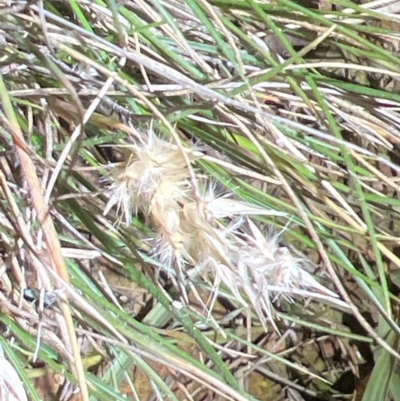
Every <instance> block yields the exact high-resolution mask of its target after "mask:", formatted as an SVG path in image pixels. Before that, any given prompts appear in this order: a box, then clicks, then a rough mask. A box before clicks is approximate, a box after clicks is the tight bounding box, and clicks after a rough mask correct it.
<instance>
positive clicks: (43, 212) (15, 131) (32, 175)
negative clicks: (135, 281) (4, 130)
mask: <svg viewBox="0 0 400 401" xmlns="http://www.w3.org/2000/svg"><path fill="white" fill-rule="evenodd" d="M0 94H1V99H2V102H3V107H4V109H5V112H6V115H7V117H8V119H9V122H10V128H11V135H12V137H13V141H14V146H15V149H16V152H17V154H18V157H19V160H20V162H21V169H22V171H23V172H24V174H25V177H26V180H27V182H28V185H29V189H30V195H31V197H32V203H33V206H34V207H35V210H36V213H37V216H38V221H39V223H40V225H41V227H42V229H43V232H44V236H45V238H46V242H47V245H48V247H49V251H50V255H51V258H52V260H53V262H54V266H55V268H56V271H57V273H58V275H59V276H60V277H61V278H62V279H63V280H64V281H66V282H69V276H68V271H67V269H66V266H65V263H64V259H63V257H62V254H61V246H60V241H59V239H58V235H57V231H56V230H55V228H54V224H53V220H52V219H51V216H50V212H49V209H48V207H47V206H46V203H45V201H44V197H43V193H42V189H41V187H40V183H39V179H38V177H37V175H36V172H35V165H34V163H33V161H32V159H31V158H30V156H29V154H28V153H27V152H26V151H25V149H28V145H27V144H26V142H25V139H24V137H23V135H22V131H21V128H20V126H19V124H18V121H17V119H16V116H15V114H14V110H13V106H12V104H11V102H10V98H9V97H8V94H7V89H6V87H5V85H4V81H3V78H2V76H1V75H0ZM60 304H61V310H62V314H63V316H64V319H65V323H66V325H67V331H68V333H64V332H63V333H62V336H63V340H64V342H65V343H66V344H69V345H70V346H71V348H72V353H73V355H74V360H75V364H73V365H72V366H71V369H72V370H73V371H75V374H76V376H77V378H78V382H79V386H80V390H81V399H82V400H83V401H88V400H89V392H88V389H87V385H86V380H85V372H84V369H83V365H82V359H81V355H80V351H79V346H78V342H77V338H76V333H75V329H74V323H73V319H72V316H71V310H70V309H69V306H68V303H67V302H65V301H63V302H61V303H60Z"/></svg>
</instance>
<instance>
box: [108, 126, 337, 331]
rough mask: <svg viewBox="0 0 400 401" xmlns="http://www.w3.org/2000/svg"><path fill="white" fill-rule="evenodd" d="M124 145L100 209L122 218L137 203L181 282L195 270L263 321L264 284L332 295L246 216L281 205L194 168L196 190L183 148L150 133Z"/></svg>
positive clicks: (266, 308) (287, 291)
mask: <svg viewBox="0 0 400 401" xmlns="http://www.w3.org/2000/svg"><path fill="white" fill-rule="evenodd" d="M128 150H129V151H131V152H132V153H131V155H130V156H129V157H128V158H127V161H126V162H125V163H123V164H122V165H120V166H118V167H117V168H116V169H115V171H114V172H113V173H112V174H111V177H110V180H111V182H112V184H111V186H110V188H109V190H110V194H111V196H110V199H109V202H108V204H107V207H106V210H105V213H107V212H108V211H109V210H110V209H111V208H112V207H113V206H115V205H116V206H117V209H118V211H119V212H122V213H123V214H124V216H125V222H126V224H129V223H130V221H131V218H132V214H135V213H137V212H138V211H139V210H141V211H142V212H143V213H144V215H145V216H146V218H147V219H148V223H149V225H150V226H151V227H152V228H153V230H154V231H155V232H156V236H155V238H154V239H153V249H154V251H153V255H154V256H156V257H157V258H158V259H159V260H160V262H162V264H163V265H164V266H165V269H166V270H167V272H168V273H170V274H175V275H176V278H177V280H178V282H179V283H178V284H179V286H180V287H181V288H182V287H184V283H183V282H181V281H184V280H185V278H184V277H189V279H190V280H196V278H198V277H201V278H202V279H203V280H205V281H206V282H207V283H209V284H210V286H211V288H212V289H213V290H214V291H215V292H216V294H217V293H219V292H220V291H219V289H220V287H221V286H224V288H226V289H227V290H229V291H230V293H231V294H232V296H233V298H234V299H235V300H236V301H237V302H238V303H239V304H240V305H241V306H242V307H245V308H252V309H253V310H254V312H255V313H256V314H257V315H258V317H259V319H260V321H261V323H262V324H263V326H264V327H266V318H268V319H270V320H271V321H272V322H273V320H272V307H271V301H270V299H271V298H270V293H271V292H272V293H273V294H274V295H275V296H276V295H278V296H279V295H282V296H284V297H286V298H287V299H289V300H290V299H291V295H292V293H293V292H296V291H294V290H299V289H311V290H314V291H319V292H321V293H323V294H326V295H328V296H330V297H335V296H336V295H335V294H334V293H332V292H331V291H329V290H327V289H326V288H325V287H324V286H322V285H321V284H319V283H318V282H317V281H316V280H315V279H314V278H313V276H312V275H311V274H309V273H308V272H307V271H305V270H304V269H303V265H304V263H305V261H304V260H302V259H300V258H297V257H294V256H293V255H292V254H291V252H290V251H289V249H288V248H286V247H282V246H279V243H278V239H279V235H272V236H271V235H265V233H263V232H261V230H260V228H259V227H258V226H257V225H256V224H255V223H254V222H253V221H252V220H251V218H250V217H249V216H253V215H259V216H268V215H274V216H286V214H285V213H282V212H279V211H274V210H265V209H263V208H261V207H258V206H254V205H251V204H248V203H246V202H243V201H239V200H236V199H233V198H232V197H231V195H230V194H224V195H217V194H216V193H217V192H218V191H217V185H216V184H215V183H214V182H212V181H211V182H210V181H207V179H205V178H204V177H201V178H200V174H199V173H198V172H197V171H196V170H195V172H196V173H197V175H198V177H199V181H200V182H201V184H202V185H201V187H203V188H206V190H204V191H203V193H201V194H198V191H197V189H196V188H195V187H194V185H193V183H192V182H191V180H190V173H189V166H187V164H186V161H185V158H184V157H183V154H182V150H181V149H178V147H176V146H174V145H173V144H171V143H169V142H168V141H165V140H162V139H159V138H157V137H156V136H155V135H154V133H150V134H149V136H148V140H147V142H143V143H140V144H134V145H131V146H130V147H129V148H128ZM185 152H187V156H188V158H189V160H190V162H193V161H195V160H196V159H198V158H199V157H201V153H200V152H198V151H194V150H192V149H187V150H186V149H185ZM183 273H186V275H184V274H183ZM215 299H216V295H215V296H213V301H212V302H211V306H210V309H209V310H208V313H210V312H211V309H212V305H213V303H214V302H215Z"/></svg>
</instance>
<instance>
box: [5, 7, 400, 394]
mask: <svg viewBox="0 0 400 401" xmlns="http://www.w3.org/2000/svg"><path fill="white" fill-rule="evenodd" d="M298 3H301V2H298ZM298 3H297V2H292V1H286V0H276V1H274V2H269V3H265V4H263V3H260V2H254V1H252V0H248V1H229V2H226V1H206V0H193V1H192V0H187V1H175V0H167V1H158V0H154V1H152V2H146V1H141V0H138V1H135V2H132V1H125V2H123V4H119V3H117V2H115V1H112V0H109V1H107V2H102V1H93V2H88V1H74V0H69V1H54V2H53V1H52V2H50V1H43V2H41V1H39V2H18V1H15V2H12V1H11V2H4V3H3V4H2V8H1V12H0V21H1V25H0V29H1V31H2V32H1V39H0V72H1V77H0V94H1V103H2V108H1V111H0V120H1V124H0V129H1V136H0V138H1V143H0V146H1V151H2V154H1V159H0V160H1V174H0V181H1V187H2V193H1V202H0V207H1V209H0V211H1V215H0V218H1V220H0V226H1V239H2V242H1V244H2V248H1V252H2V254H1V256H2V266H1V272H2V275H1V285H2V287H1V292H0V303H1V310H2V313H1V314H0V320H1V322H2V335H1V336H0V342H1V345H2V347H3V350H4V354H5V357H6V358H7V359H8V360H9V361H10V363H11V365H12V367H13V369H15V371H16V372H17V373H18V375H19V378H20V380H21V381H22V383H23V385H24V386H25V389H26V391H27V393H28V395H29V397H30V398H31V399H33V400H39V399H52V398H51V397H53V399H63V400H67V399H74V397H80V396H81V397H82V399H84V400H88V399H89V398H90V399H91V400H94V399H98V400H110V399H113V400H114V399H115V400H122V399H125V397H124V394H126V395H128V397H129V398H130V399H138V400H145V399H149V400H155V399H160V400H161V399H172V400H178V399H179V400H181V399H188V400H189V399H193V400H205V399H207V400H218V399H235V400H248V399H261V400H270V399H274V400H275V399H289V400H291V399H305V400H314V399H324V400H326V399H341V400H345V399H350V398H351V396H352V395H355V394H357V397H358V398H357V399H360V400H361V399H362V400H377V401H378V400H382V401H383V400H387V399H393V400H397V399H398V397H399V395H398V394H399V391H398V382H399V376H398V373H397V372H396V370H395V366H396V361H397V358H398V357H399V355H398V352H397V348H398V340H399V333H400V330H399V327H398V323H397V309H398V301H399V300H398V297H397V289H398V279H397V269H398V268H399V267H400V260H399V257H398V254H399V253H398V245H397V244H398V241H399V237H400V234H399V223H398V221H399V210H400V209H399V206H400V201H399V199H398V191H399V186H398V179H397V176H398V171H399V169H400V167H399V166H400V163H399V161H398V151H399V146H398V142H399V126H400V119H399V116H398V110H399V104H400V103H399V100H400V95H399V94H398V80H399V77H400V75H399V74H400V68H399V67H400V59H399V57H398V50H399V46H398V41H399V36H398V33H397V32H398V31H399V30H398V27H399V18H398V16H397V14H396V12H398V10H396V9H395V8H393V7H396V3H393V4H387V3H383V2H380V1H376V2H372V3H366V4H356V3H353V2H350V1H340V2H335V4H334V5H331V4H330V3H329V2H321V4H320V5H319V6H318V5H315V8H311V6H310V5H309V6H306V5H304V6H303V5H301V4H298ZM148 132H154V133H155V134H156V136H157V137H158V138H162V139H163V140H165V141H167V142H168V143H170V144H171V146H175V147H176V149H180V152H181V153H180V154H181V155H183V154H186V153H185V152H188V151H189V150H188V149H190V148H194V151H195V152H198V153H201V157H199V158H198V159H197V160H196V161H195V163H193V164H192V163H189V164H187V167H188V170H189V171H188V173H187V174H188V176H189V178H188V180H189V181H190V182H192V183H193V182H197V183H199V185H200V187H201V186H202V185H203V186H204V188H200V190H201V189H203V192H202V193H203V194H204V193H205V194H206V193H207V190H210V188H211V189H212V190H216V191H217V193H218V194H220V195H224V194H227V193H230V194H233V195H234V198H231V199H235V200H236V201H238V202H242V203H241V205H243V204H244V203H246V204H248V209H247V211H248V213H243V214H244V215H246V216H247V215H249V214H251V210H253V209H254V208H259V209H260V210H263V211H273V212H275V213H271V214H267V215H265V213H264V215H263V213H259V216H258V217H254V218H253V219H252V220H251V221H252V222H254V223H251V224H255V227H256V226H257V227H258V228H257V230H258V229H260V230H262V232H263V233H264V234H265V233H267V237H268V235H269V236H272V238H277V239H276V241H278V244H277V246H279V247H281V248H282V247H283V248H284V249H286V250H287V251H288V252H289V251H290V254H291V255H293V257H294V258H298V259H299V260H304V259H307V260H309V263H308V266H305V267H304V268H306V269H308V270H307V274H308V275H310V274H312V275H313V276H312V277H314V278H315V279H316V280H317V281H318V282H319V283H320V284H321V285H323V286H325V288H326V289H327V290H329V291H333V292H334V293H335V294H337V295H338V297H337V298H335V297H334V296H325V297H324V296H323V293H322V291H308V290H307V289H304V288H301V284H304V283H298V284H299V286H295V287H296V288H295V287H293V288H292V287H291V292H290V291H289V292H288V293H286V294H284V293H282V291H281V290H282V289H281V288H280V289H278V290H276V291H275V292H274V291H273V289H271V293H272V298H271V297H268V298H269V299H271V304H270V306H269V307H270V312H269V316H268V314H267V313H265V316H264V315H263V313H260V310H257V306H259V305H257V298H254V299H253V300H252V299H251V294H250V292H246V291H244V290H243V287H240V286H238V288H236V291H232V290H233V289H235V284H234V283H233V284H232V285H230V284H229V282H228V281H226V280H225V281H224V280H223V277H224V276H223V275H222V278H221V279H220V281H219V284H220V285H218V286H216V285H215V284H216V281H215V277H214V275H213V274H211V273H209V274H207V275H205V277H203V278H201V277H200V276H201V274H200V275H196V277H193V280H187V276H186V273H187V272H186V270H185V269H182V270H181V271H179V272H178V273H179V274H178V273H176V274H175V273H174V270H173V269H172V270H171V271H170V270H168V269H165V265H166V260H163V259H162V258H161V259H160V258H159V257H157V255H159V254H160V252H161V251H160V250H159V251H158V253H157V252H156V255H155V254H154V252H152V251H153V248H152V244H151V243H149V241H148V239H149V238H151V237H152V236H153V234H154V230H155V227H157V224H154V219H153V220H151V219H149V215H150V213H151V212H154V209H153V210H152V211H151V210H150V211H149V210H147V209H143V208H140V207H137V205H136V204H134V205H132V204H131V205H128V206H126V205H125V206H126V207H124V204H123V203H119V206H120V207H119V210H118V207H117V205H118V200H121V197H120V196H119V195H116V200H117V201H116V202H113V201H111V204H110V203H109V202H110V196H111V197H112V192H110V186H111V185H112V179H113V177H114V178H115V171H116V170H115V169H117V168H119V167H118V166H121V165H122V166H124V165H126V163H127V160H129V157H131V156H130V155H131V153H130V150H129V149H130V147H131V146H133V144H134V143H138V141H140V140H142V141H146V138H147V133H148ZM185 149H186V150H185ZM168 171H170V170H168ZM135 174H138V175H139V176H140V172H139V173H138V171H136V170H135ZM207 182H211V183H212V185H211V184H210V185H211V186H210V185H209V184H207ZM200 192H201V191H200ZM114 195H115V192H114ZM118 196H119V197H118ZM123 196H124V198H123V199H126V194H124V195H123ZM111 199H112V198H111ZM113 203H114V205H113ZM178 203H179V202H178ZM160 204H162V203H160ZM179 204H181V203H179ZM107 205H108V206H107ZM48 206H49V207H48ZM139 206H140V205H139ZM160 207H161V206H160ZM127 208H128V209H129V210H128V212H126V211H127ZM252 208H253V209H252ZM107 209H109V210H107ZM136 209H138V213H136ZM150 209H151V208H150ZM105 211H107V212H108V213H107V214H105V213H104V212H105ZM121 211H123V212H124V213H121ZM277 212H279V213H277ZM153 217H154V216H153ZM228 217H230V218H227V216H224V221H223V222H222V223H221V224H222V226H218V227H224V228H226V227H229V224H232V223H234V222H235V219H233V218H231V217H232V216H228ZM126 223H128V224H126ZM213 224H214V223H213ZM215 224H217V223H215ZM218 224H220V223H218ZM215 227H216V226H213V229H216V228H215ZM251 227H252V226H251ZM247 228H248V226H247ZM252 232H253V233H254V232H255V231H254V230H253V231H252ZM247 234H248V235H249V231H247ZM277 234H280V236H279V237H276V235H277ZM240 235H242V237H240V239H241V240H242V241H244V239H245V238H248V237H245V236H244V234H243V232H242V231H241V232H240ZM274 236H275V237H274ZM160 249H161V250H162V249H164V248H160ZM264 250H265V249H264ZM187 259H188V258H187V257H186V258H185V263H187V262H188V261H187ZM167 262H168V263H169V264H170V265H171V266H172V267H174V260H173V258H171V260H169V261H167ZM189 262H190V261H189ZM168 263H167V264H168ZM188 265H190V263H188ZM226 277H227V276H225V278H226ZM302 277H305V276H302ZM307 277H308V276H307ZM310 277H311V276H310ZM26 288H28V289H29V291H28V292H27V291H26V290H25V289H26ZM249 288H250V287H249ZM33 289H41V291H39V292H38V293H35V292H32V291H33ZM24 294H25V298H24V296H23V295H24ZM279 294H280V296H279ZM121 295H122V297H121ZM274 295H277V296H276V297H274ZM239 297H240V298H242V299H243V302H244V304H245V305H246V304H248V305H251V308H246V307H245V305H243V303H240V302H238V300H239ZM35 300H36V302H35ZM260 303H261V301H260ZM261 310H262V311H263V312H265V309H264V310H263V309H261ZM263 316H264V318H265V321H264V322H263ZM266 317H269V320H268V319H266ZM262 324H264V326H268V330H267V331H266V330H265V328H266V327H263V326H262ZM277 331H279V335H278V334H277ZM54 373H58V374H59V377H60V378H65V382H62V384H58V385H57V383H56V381H55V379H54V376H53V374H54ZM346 373H347V377H350V379H349V381H351V383H350V384H349V383H347V384H349V386H347V387H346V386H345V385H344V384H343V382H344V381H346V379H345V377H346ZM2 378H3V380H5V381H6V382H7V380H6V377H5V376H2ZM44 379H47V380H50V382H51V383H52V384H53V386H52V387H51V388H50V387H49V386H48V385H43V381H41V380H44ZM60 383H61V380H60ZM365 383H367V384H366V385H365ZM13 385H15V386H17V385H18V384H16V383H14V384H13ZM9 386H10V384H9ZM76 386H79V388H80V392H79V394H78V395H77V394H74V393H73V390H74V389H75V388H76ZM2 391H3V392H4V391H5V390H4V389H3V390H2ZM0 394H2V393H0ZM295 397H297V398H295ZM299 397H300V398H299ZM301 397H302V398H301ZM0 398H1V397H0Z"/></svg>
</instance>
